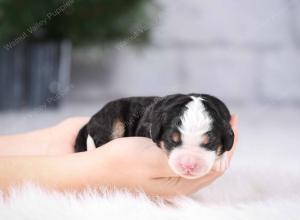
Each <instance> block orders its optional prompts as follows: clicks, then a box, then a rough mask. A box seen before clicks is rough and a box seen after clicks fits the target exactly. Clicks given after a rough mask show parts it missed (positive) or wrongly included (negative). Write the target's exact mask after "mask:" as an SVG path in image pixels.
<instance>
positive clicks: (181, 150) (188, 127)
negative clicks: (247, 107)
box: [169, 96, 216, 179]
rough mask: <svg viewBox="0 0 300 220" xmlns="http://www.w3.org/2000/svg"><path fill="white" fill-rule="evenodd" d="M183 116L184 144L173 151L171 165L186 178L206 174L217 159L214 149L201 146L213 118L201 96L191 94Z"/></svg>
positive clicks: (182, 138)
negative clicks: (190, 99) (209, 149)
mask: <svg viewBox="0 0 300 220" xmlns="http://www.w3.org/2000/svg"><path fill="white" fill-rule="evenodd" d="M191 98H192V101H190V102H189V103H188V104H187V105H186V108H187V110H186V111H185V112H184V113H183V115H182V117H181V123H182V124H181V126H180V127H179V131H180V132H181V141H182V145H181V146H179V147H176V148H175V149H174V150H172V151H171V153H170V156H169V165H170V167H171V168H172V170H173V171H174V172H175V173H177V174H179V175H180V176H183V177H185V178H190V179H193V178H197V177H200V176H203V175H205V174H206V173H208V172H209V170H210V169H211V168H212V166H213V164H214V161H215V159H216V153H215V152H214V151H208V150H206V149H205V148H203V147H201V146H200V144H201V143H202V142H203V140H204V138H205V137H204V134H205V133H206V132H208V131H209V130H210V129H211V126H212V119H211V117H210V115H209V114H208V112H207V111H206V110H205V107H204V105H203V103H202V101H203V99H202V98H200V97H194V96H191Z"/></svg>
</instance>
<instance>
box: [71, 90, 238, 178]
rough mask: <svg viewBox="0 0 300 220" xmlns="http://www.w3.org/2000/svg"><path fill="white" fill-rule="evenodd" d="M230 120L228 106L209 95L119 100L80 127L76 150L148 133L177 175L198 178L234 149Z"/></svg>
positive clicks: (145, 135) (179, 95) (105, 107)
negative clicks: (163, 152) (225, 153)
mask: <svg viewBox="0 0 300 220" xmlns="http://www.w3.org/2000/svg"><path fill="white" fill-rule="evenodd" d="M230 118H231V115H230V112H229V110H228V109H227V107H226V106H225V104H224V103H223V102H222V101H220V100H219V99H217V98H216V97H213V96H211V95H207V94H188V95H183V94H175V95H168V96H165V97H131V98H123V99H118V100H115V101H112V102H109V103H108V104H106V105H105V106H104V107H103V108H102V109H101V110H100V111H99V112H98V113H96V114H95V115H94V116H93V117H92V118H91V119H90V121H89V122H88V123H87V124H86V125H85V126H84V127H83V128H82V129H81V130H80V132H79V134H78V136H77V139H76V143H75V151H76V152H81V151H86V150H90V149H94V148H95V147H100V146H101V145H103V144H105V143H107V142H109V141H111V140H113V139H116V138H121V137H131V136H142V137H148V138H151V139H152V140H153V142H155V143H156V144H157V146H158V147H160V148H161V149H162V150H163V151H165V152H166V154H167V155H168V158H169V166H170V168H171V169H172V170H173V171H174V172H175V173H176V174H178V175H180V176H182V177H184V178H188V179H194V178H198V177H200V176H203V175H205V174H207V173H208V172H209V171H210V170H211V168H212V166H213V164H214V162H215V160H216V159H220V157H222V155H223V153H224V152H225V151H229V150H230V149H231V148H232V145H233V140H234V133H233V131H232V128H231V125H230V123H229V122H230Z"/></svg>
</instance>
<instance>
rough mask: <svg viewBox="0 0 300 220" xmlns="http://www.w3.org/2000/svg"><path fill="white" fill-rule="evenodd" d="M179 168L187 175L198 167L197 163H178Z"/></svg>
mask: <svg viewBox="0 0 300 220" xmlns="http://www.w3.org/2000/svg"><path fill="white" fill-rule="evenodd" d="M180 166H181V168H182V169H183V170H184V171H186V172H188V173H190V172H192V171H193V170H195V169H196V168H197V167H198V165H197V163H180Z"/></svg>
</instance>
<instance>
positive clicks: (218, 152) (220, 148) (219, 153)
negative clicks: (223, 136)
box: [217, 145, 222, 156]
mask: <svg viewBox="0 0 300 220" xmlns="http://www.w3.org/2000/svg"><path fill="white" fill-rule="evenodd" d="M221 151H222V146H221V145H219V146H218V147H217V155H218V156H221Z"/></svg>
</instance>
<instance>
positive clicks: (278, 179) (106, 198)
mask: <svg viewBox="0 0 300 220" xmlns="http://www.w3.org/2000/svg"><path fill="white" fill-rule="evenodd" d="M258 167H260V169H259V170H253V169H252V170H251V169H250V170H247V169H245V170H244V169H240V168H239V169H236V168H232V171H230V172H228V174H226V175H225V176H224V177H223V178H221V179H220V180H218V181H217V182H215V183H214V184H212V185H211V186H209V187H208V188H206V189H204V190H202V191H200V192H199V193H197V194H195V195H194V196H193V197H192V198H177V199H174V200H173V203H174V205H172V206H171V205H169V204H167V203H165V202H163V201H158V202H153V201H151V200H150V199H148V198H147V197H146V196H145V195H144V194H140V195H138V196H133V195H131V194H129V193H127V192H124V191H123V192H121V191H119V192H115V193H96V192H92V191H87V192H85V193H84V194H81V195H79V196H78V195H77V196H76V195H74V194H61V193H56V192H49V191H45V190H42V189H40V188H38V187H35V186H33V185H27V186H24V187H23V188H22V189H13V195H12V197H11V198H10V199H9V200H6V201H4V200H0V219H1V220H19V219H32V220H40V219H43V220H48V219H49V220H50V219H51V220H52V219H56V220H60V219H61V220H66V219H72V220H76V219H80V220H81V219H89V220H94V219H95V220H96V219H97V220H99V219H128V220H129V219H130V220H133V219H143V220H147V219H149V220H153V219H170V220H171V219H172V220H177V219H178V220H179V219H182V220H183V219H189V220H193V219H195V220H196V219H197V220H199V219H205V220H214V219H218V220H220V219H222V220H227V219H228V220H236V219H249V220H250V219H251V220H253V219H255V220H259V219H263V220H265V219H272V220H277V219H278V220H279V219H282V220H290V219H291V220H292V219H295V220H299V216H300V211H299V210H300V196H299V195H300V193H299V191H300V190H299V188H300V187H299V186H300V181H299V177H298V176H299V175H298V174H297V173H295V171H297V168H296V167H293V168H292V169H289V171H286V170H285V169H279V170H277V171H274V172H269V173H265V171H266V168H267V167H268V164H259V166H258Z"/></svg>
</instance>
